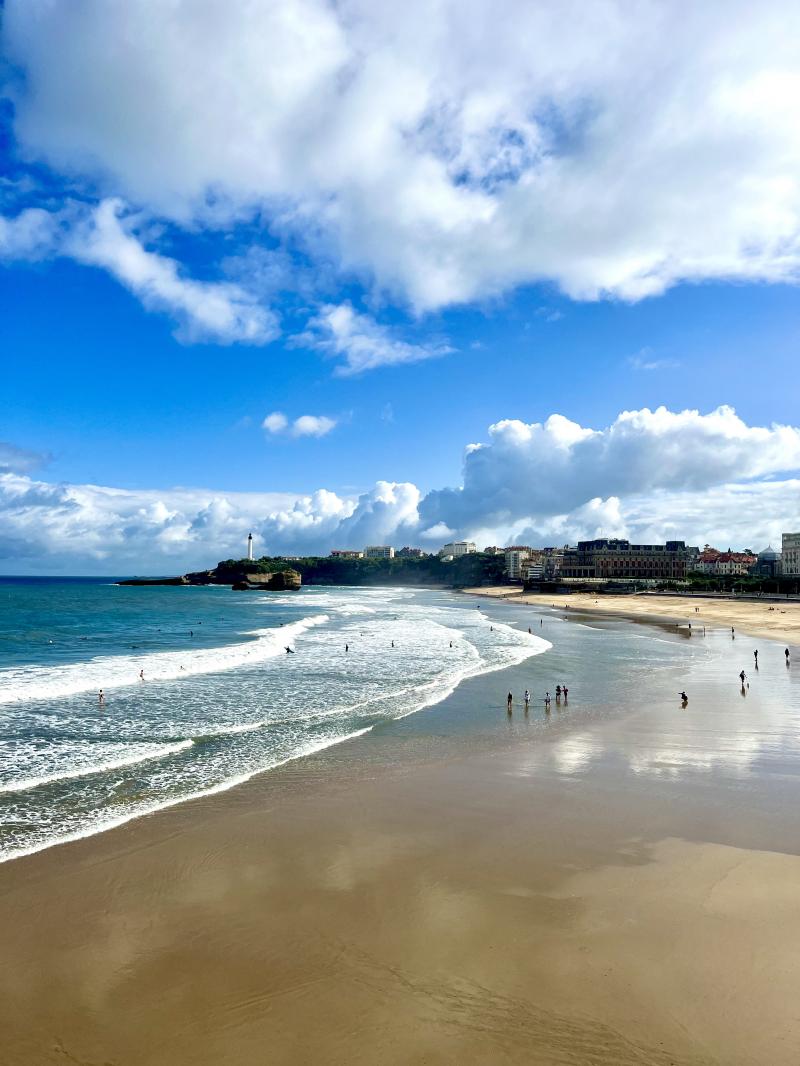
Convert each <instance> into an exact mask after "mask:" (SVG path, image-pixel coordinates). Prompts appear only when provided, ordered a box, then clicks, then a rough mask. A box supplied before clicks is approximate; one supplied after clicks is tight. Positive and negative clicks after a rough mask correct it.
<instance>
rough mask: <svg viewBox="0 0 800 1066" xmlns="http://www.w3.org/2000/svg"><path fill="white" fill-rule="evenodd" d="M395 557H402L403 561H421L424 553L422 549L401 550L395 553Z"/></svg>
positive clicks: (406, 548)
mask: <svg viewBox="0 0 800 1066" xmlns="http://www.w3.org/2000/svg"><path fill="white" fill-rule="evenodd" d="M395 554H396V555H397V556H402V557H403V558H404V559H421V558H422V556H423V555H425V552H424V551H423V550H422V548H408V547H405V548H401V549H400V551H399V552H395Z"/></svg>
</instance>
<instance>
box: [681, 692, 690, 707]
mask: <svg viewBox="0 0 800 1066" xmlns="http://www.w3.org/2000/svg"><path fill="white" fill-rule="evenodd" d="M688 702H689V697H688V696H687V695H686V693H685V692H681V704H682V705H683V706H684V707H685V706H686V704H687V703H688Z"/></svg>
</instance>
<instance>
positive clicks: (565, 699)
mask: <svg viewBox="0 0 800 1066" xmlns="http://www.w3.org/2000/svg"><path fill="white" fill-rule="evenodd" d="M561 691H562V692H563V693H564V703H566V702H567V698H568V697H569V689H568V688H567V686H566V685H564V687H563V688H562V689H561Z"/></svg>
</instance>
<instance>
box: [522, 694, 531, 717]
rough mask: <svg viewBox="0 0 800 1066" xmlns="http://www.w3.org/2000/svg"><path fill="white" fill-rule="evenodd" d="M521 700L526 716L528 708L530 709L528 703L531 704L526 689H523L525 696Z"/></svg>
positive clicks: (529, 695)
mask: <svg viewBox="0 0 800 1066" xmlns="http://www.w3.org/2000/svg"><path fill="white" fill-rule="evenodd" d="M522 698H523V700H524V701H525V713H526V714H527V713H528V708H529V707H530V703H531V694H530V692H528V690H527V689H525V695H524V696H523V697H522Z"/></svg>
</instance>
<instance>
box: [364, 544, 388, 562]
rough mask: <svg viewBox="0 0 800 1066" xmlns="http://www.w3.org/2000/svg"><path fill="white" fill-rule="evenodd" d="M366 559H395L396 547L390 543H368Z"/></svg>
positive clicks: (365, 550) (365, 553) (365, 551)
mask: <svg viewBox="0 0 800 1066" xmlns="http://www.w3.org/2000/svg"><path fill="white" fill-rule="evenodd" d="M364 558H365V559H394V548H393V547H392V546H391V545H390V544H368V545H367V546H366V548H365V549H364Z"/></svg>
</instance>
